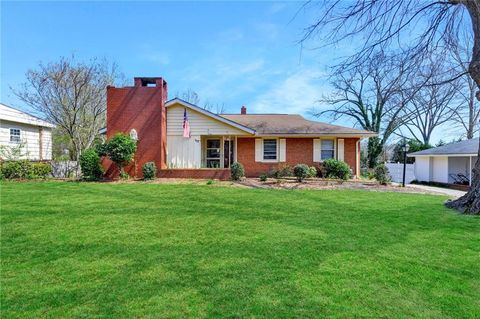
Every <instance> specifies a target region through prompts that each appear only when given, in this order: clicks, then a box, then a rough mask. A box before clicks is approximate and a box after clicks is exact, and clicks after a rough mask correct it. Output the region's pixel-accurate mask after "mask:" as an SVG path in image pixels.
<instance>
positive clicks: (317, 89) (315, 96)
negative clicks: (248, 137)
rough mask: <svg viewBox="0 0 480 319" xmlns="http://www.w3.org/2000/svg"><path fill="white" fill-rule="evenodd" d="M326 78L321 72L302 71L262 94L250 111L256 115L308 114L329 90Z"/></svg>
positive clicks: (253, 102)
mask: <svg viewBox="0 0 480 319" xmlns="http://www.w3.org/2000/svg"><path fill="white" fill-rule="evenodd" d="M324 77H325V74H324V73H322V72H320V71H315V70H311V69H300V70H298V71H296V72H294V73H292V74H290V75H288V76H287V77H286V78H285V79H283V80H282V81H281V82H280V83H274V84H273V85H272V87H271V88H270V89H269V90H267V91H266V92H264V93H262V94H260V95H259V96H258V97H257V98H256V99H255V100H253V101H252V102H251V105H250V109H251V110H252V111H253V112H255V113H290V114H294V113H299V114H307V113H308V111H310V110H311V109H312V108H313V107H314V106H315V105H316V104H317V101H318V100H319V99H320V98H321V97H322V95H323V94H324V93H326V90H329V89H328V88H327V86H326V85H325V81H324Z"/></svg>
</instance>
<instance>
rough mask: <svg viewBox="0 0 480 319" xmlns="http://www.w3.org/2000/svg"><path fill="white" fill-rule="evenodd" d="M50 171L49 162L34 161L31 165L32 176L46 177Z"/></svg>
mask: <svg viewBox="0 0 480 319" xmlns="http://www.w3.org/2000/svg"><path fill="white" fill-rule="evenodd" d="M51 173H52V165H50V163H34V164H33V165H32V176H33V177H35V178H47V177H48V176H49V175H50V174H51Z"/></svg>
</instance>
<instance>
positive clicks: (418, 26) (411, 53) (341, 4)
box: [301, 0, 480, 214]
mask: <svg viewBox="0 0 480 319" xmlns="http://www.w3.org/2000/svg"><path fill="white" fill-rule="evenodd" d="M303 8H304V9H305V10H311V11H313V10H318V15H317V19H316V20H315V21H314V22H313V23H312V24H311V25H309V26H308V27H306V28H305V32H304V36H303V38H302V39H301V41H302V42H303V43H306V41H307V40H309V41H310V40H314V43H320V46H326V45H332V44H336V43H339V42H342V41H349V44H354V43H357V44H358V43H361V44H360V45H357V48H356V52H355V53H354V54H352V55H350V56H349V57H347V58H345V59H344V60H343V61H341V63H338V64H337V70H338V69H340V70H345V69H346V70H348V69H354V68H356V67H358V66H360V65H364V64H366V63H368V61H369V60H370V59H371V58H372V57H373V56H375V54H377V53H378V52H385V51H391V52H395V53H396V54H399V55H400V56H402V57H403V58H407V59H411V60H413V61H417V63H422V61H424V60H425V59H426V58H427V57H429V56H430V55H431V54H432V52H435V53H436V54H439V53H440V51H443V52H445V51H447V52H448V51H451V50H452V48H453V47H456V46H458V43H459V41H460V40H461V35H462V33H463V32H465V30H468V32H469V34H470V35H471V37H472V38H473V47H472V52H471V53H470V57H469V63H468V69H467V70H466V71H462V70H460V71H459V72H454V70H453V69H452V71H451V74H450V80H454V79H458V78H460V77H462V76H463V75H464V74H465V73H467V74H468V75H469V76H470V77H471V78H472V80H473V81H474V82H475V84H476V89H477V92H476V97H477V99H480V90H479V89H480V0H448V1H433V0H431V1H418V0H396V1H390V0H357V1H353V2H351V1H342V0H325V1H321V2H313V1H309V2H307V3H305V5H304V6H303ZM315 40H316V41H315ZM479 155H480V154H479ZM479 159H480V157H479ZM448 206H449V207H454V208H457V209H459V210H460V211H463V212H467V213H471V214H480V160H478V161H477V163H476V164H475V168H474V170H473V181H472V187H471V188H470V191H469V192H468V193H467V194H466V195H465V196H463V197H461V198H459V199H458V200H456V201H453V202H450V203H448Z"/></svg>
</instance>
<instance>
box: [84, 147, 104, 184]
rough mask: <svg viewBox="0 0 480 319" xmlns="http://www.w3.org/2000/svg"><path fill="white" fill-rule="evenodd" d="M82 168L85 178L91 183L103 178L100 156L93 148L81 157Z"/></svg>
mask: <svg viewBox="0 0 480 319" xmlns="http://www.w3.org/2000/svg"><path fill="white" fill-rule="evenodd" d="M80 168H81V169H82V174H83V178H84V179H86V180H89V181H95V180H98V179H100V178H101V177H102V175H103V168H102V166H101V165H100V156H98V153H97V152H96V150H94V149H93V148H89V149H87V150H85V151H83V153H82V155H80Z"/></svg>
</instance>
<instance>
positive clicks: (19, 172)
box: [2, 160, 34, 179]
mask: <svg viewBox="0 0 480 319" xmlns="http://www.w3.org/2000/svg"><path fill="white" fill-rule="evenodd" d="M32 167H33V165H32V163H31V162H29V161H28V160H20V161H7V162H3V163H2V176H3V178H6V179H15V178H21V179H26V178H33V177H34V175H33V168H32Z"/></svg>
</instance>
